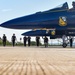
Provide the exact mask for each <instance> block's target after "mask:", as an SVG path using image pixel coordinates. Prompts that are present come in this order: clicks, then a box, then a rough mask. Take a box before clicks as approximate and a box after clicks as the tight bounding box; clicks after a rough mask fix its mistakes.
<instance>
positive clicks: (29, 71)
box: [0, 47, 75, 75]
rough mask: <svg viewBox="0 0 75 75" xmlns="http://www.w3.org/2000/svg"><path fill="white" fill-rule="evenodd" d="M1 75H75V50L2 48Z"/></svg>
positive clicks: (0, 51)
mask: <svg viewBox="0 0 75 75" xmlns="http://www.w3.org/2000/svg"><path fill="white" fill-rule="evenodd" d="M0 75H75V48H62V47H59V48H58V47H55V48H53V47H52V48H44V47H0Z"/></svg>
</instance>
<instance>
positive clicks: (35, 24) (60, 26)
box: [0, 2, 75, 47]
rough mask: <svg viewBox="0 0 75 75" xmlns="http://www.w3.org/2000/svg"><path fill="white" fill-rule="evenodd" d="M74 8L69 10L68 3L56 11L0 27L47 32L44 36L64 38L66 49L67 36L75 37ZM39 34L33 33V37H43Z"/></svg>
mask: <svg viewBox="0 0 75 75" xmlns="http://www.w3.org/2000/svg"><path fill="white" fill-rule="evenodd" d="M73 6H74V7H73V8H71V9H69V7H68V4H67V2H65V3H64V4H62V5H60V6H58V7H56V8H54V9H50V10H47V11H43V12H37V13H35V14H31V15H27V16H23V17H19V18H16V19H12V20H9V21H7V22H4V23H2V24H1V25H0V26H2V27H6V28H12V29H32V30H35V31H37V30H39V31H43V30H45V32H44V36H47V35H48V36H51V37H53V38H54V37H56V36H57V35H59V36H62V37H63V47H66V46H67V43H66V41H64V40H65V36H66V37H70V36H71V37H73V36H75V4H73ZM31 32H33V31H31ZM38 33H39V32H38ZM38 33H37V34H36V35H35V34H34V33H33V35H35V36H37V35H38V36H41V35H42V33H41V35H40V34H38ZM28 35H29V33H28ZM33 35H32V36H33Z"/></svg>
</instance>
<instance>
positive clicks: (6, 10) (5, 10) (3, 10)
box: [2, 9, 12, 12]
mask: <svg viewBox="0 0 75 75" xmlns="http://www.w3.org/2000/svg"><path fill="white" fill-rule="evenodd" d="M11 10H12V9H2V12H8V11H11Z"/></svg>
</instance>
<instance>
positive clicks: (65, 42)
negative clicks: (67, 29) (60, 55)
mask: <svg viewBox="0 0 75 75" xmlns="http://www.w3.org/2000/svg"><path fill="white" fill-rule="evenodd" d="M62 40H63V44H62V46H63V48H66V47H67V41H68V40H67V36H66V35H63V36H62Z"/></svg>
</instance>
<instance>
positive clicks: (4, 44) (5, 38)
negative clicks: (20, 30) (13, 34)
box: [3, 34, 7, 46]
mask: <svg viewBox="0 0 75 75" xmlns="http://www.w3.org/2000/svg"><path fill="white" fill-rule="evenodd" d="M6 40H7V37H6V35H5V34H3V46H6Z"/></svg>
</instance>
